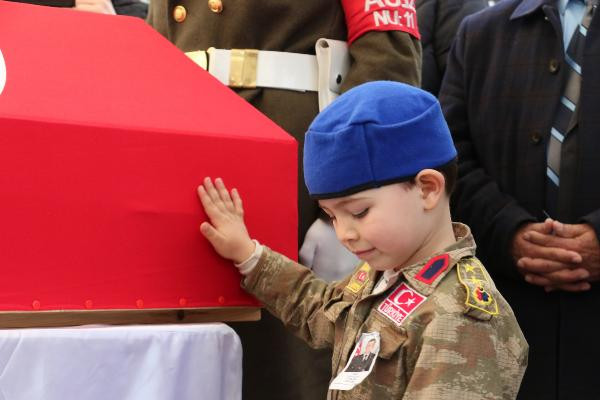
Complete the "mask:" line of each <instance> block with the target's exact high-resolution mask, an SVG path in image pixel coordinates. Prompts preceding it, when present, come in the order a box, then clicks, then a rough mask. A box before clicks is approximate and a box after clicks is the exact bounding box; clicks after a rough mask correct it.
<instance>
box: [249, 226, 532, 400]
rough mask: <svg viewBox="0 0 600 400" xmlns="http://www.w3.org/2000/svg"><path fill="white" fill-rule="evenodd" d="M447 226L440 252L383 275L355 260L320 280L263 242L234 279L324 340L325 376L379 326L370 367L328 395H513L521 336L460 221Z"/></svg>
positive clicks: (316, 340) (307, 335) (289, 322)
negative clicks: (249, 266) (338, 276)
mask: <svg viewBox="0 0 600 400" xmlns="http://www.w3.org/2000/svg"><path fill="white" fill-rule="evenodd" d="M453 228H454V234H455V236H456V239H457V242H456V243H454V244H453V245H451V246H450V247H448V248H447V249H445V250H444V252H443V253H442V254H438V255H435V256H434V257H431V258H430V259H428V260H424V261H422V262H419V263H417V264H414V265H411V266H408V267H406V268H404V269H402V270H401V271H400V272H399V273H398V274H397V275H395V276H393V275H392V276H388V277H387V279H385V278H384V279H382V277H381V275H382V273H381V272H377V271H375V270H373V269H371V268H370V267H369V266H368V265H367V264H362V265H360V266H359V267H358V268H357V270H356V271H355V273H354V274H353V275H351V276H350V277H348V278H347V279H345V280H343V281H341V282H336V283H332V284H326V283H325V282H323V281H321V280H318V279H316V278H315V277H314V276H313V275H312V273H311V272H310V271H309V270H308V269H306V268H304V267H302V266H300V265H298V264H296V263H295V262H293V261H291V260H289V259H287V258H285V257H284V256H282V255H280V254H278V253H275V252H273V251H271V250H269V249H268V248H266V247H263V252H262V255H261V257H260V259H259V261H258V263H257V264H256V267H255V268H254V269H253V270H252V271H251V272H250V273H249V274H248V275H247V276H246V278H245V280H244V282H243V285H244V287H245V289H246V290H248V291H249V292H250V293H253V294H254V295H255V296H256V297H257V298H259V299H260V300H261V301H262V302H264V303H265V304H266V306H267V308H268V309H269V310H270V311H271V312H272V313H273V314H274V315H277V316H278V317H279V318H280V319H281V320H282V321H283V322H284V324H285V325H286V326H287V327H288V328H289V329H291V330H293V331H294V332H295V333H296V334H297V335H299V336H300V337H302V338H303V339H304V340H305V341H306V342H307V343H308V344H309V345H310V346H312V347H315V348H322V347H333V359H332V365H331V366H332V372H333V375H334V376H335V375H337V374H339V373H340V372H341V371H342V370H343V369H344V367H345V365H346V364H347V362H348V359H349V358H350V356H351V355H352V350H353V348H354V346H355V344H356V342H357V340H358V339H359V338H360V336H361V334H363V333H368V332H379V334H380V338H381V339H380V350H379V354H378V357H377V360H376V362H375V364H374V366H373V370H372V372H371V373H370V375H369V376H368V377H367V378H366V380H365V381H363V382H362V383H360V384H359V385H358V386H356V387H354V388H353V389H351V390H348V391H335V390H334V391H330V392H329V396H328V398H330V399H339V400H342V399H353V400H367V399H373V400H375V399H377V400H385V399H406V400H416V399H420V400H435V399H453V400H456V399H469V400H470V399H490V400H492V399H514V398H516V395H517V391H518V389H519V385H520V382H521V379H522V377H523V374H524V372H525V368H526V365H527V352H528V345H527V342H526V341H525V338H524V337H523V334H522V333H521V331H520V329H519V325H518V324H517V321H516V319H515V316H514V314H513V312H512V310H511V308H510V306H509V305H508V303H507V302H506V301H505V300H504V298H503V297H502V296H501V295H500V293H499V292H498V291H497V290H496V288H495V286H494V283H493V282H492V281H491V279H490V277H489V275H488V273H487V271H486V270H485V268H484V267H483V266H482V265H481V264H480V262H479V261H478V260H477V259H476V258H475V257H474V253H475V242H474V241H473V238H472V236H471V233H470V230H469V228H468V227H467V226H466V225H462V224H454V225H453ZM383 275H384V277H385V275H386V274H385V273H384V274H383ZM402 300H404V301H402Z"/></svg>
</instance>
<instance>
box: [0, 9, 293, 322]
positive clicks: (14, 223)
mask: <svg viewBox="0 0 600 400" xmlns="http://www.w3.org/2000/svg"><path fill="white" fill-rule="evenodd" d="M0 52H1V55H0V271H1V274H0V326H3V327H16V326H52V325H72V324H81V323H98V322H100V323H115V324H121V323H162V322H197V321H207V320H240V319H242V320H243V319H255V318H257V315H259V314H257V310H258V308H257V307H258V306H259V303H258V302H257V301H256V300H255V299H254V298H252V297H250V296H249V295H247V294H246V293H245V292H244V291H243V290H242V289H241V288H240V285H239V283H240V276H239V274H238V272H237V270H236V269H235V268H234V267H233V266H232V265H231V263H230V262H227V261H225V260H223V259H221V258H220V257H219V256H218V255H216V253H215V252H214V251H213V250H212V248H211V247H210V244H209V243H208V242H207V241H206V240H205V239H204V238H203V237H202V236H201V234H200V232H199V229H198V227H199V225H200V223H201V222H202V221H204V220H205V219H206V215H205V214H204V212H203V210H202V207H201V205H200V203H199V201H198V199H197V196H196V187H197V186H198V185H199V184H200V182H201V181H202V179H203V177H205V176H212V177H218V176H220V177H222V178H223V179H224V180H225V182H226V184H228V185H229V186H230V187H237V188H238V190H239V192H240V194H241V195H242V197H243V200H244V208H245V211H246V222H247V224H248V228H249V231H250V233H251V235H252V236H253V237H254V238H256V239H258V240H259V241H261V242H263V243H266V244H268V245H269V246H270V247H272V248H274V249H277V250H278V251H280V252H282V253H283V254H286V255H287V256H289V257H295V255H296V252H297V201H296V190H297V189H296V188H297V186H296V185H297V170H296V169H297V144H296V142H295V141H294V140H293V139H292V138H291V136H289V135H288V134H287V133H285V132H284V131H283V130H282V129H281V128H279V127H278V126H277V125H275V124H274V123H273V122H271V121H270V120H269V119H267V118H266V117H265V116H263V115H262V114H261V113H259V112H258V111H256V110H255V109H254V108H253V107H252V106H250V105H249V104H248V103H246V102H245V101H244V100H243V99H241V98H240V97H238V96H237V95H236V94H235V93H234V92H233V91H231V90H230V89H229V88H227V87H225V86H223V85H222V84H220V83H219V82H218V81H217V80H215V79H213V78H212V77H211V76H210V75H208V74H207V73H206V72H204V71H203V70H202V69H200V68H199V67H197V66H196V64H194V63H193V62H192V61H191V60H189V59H188V58H187V57H186V56H185V55H184V54H183V53H181V52H180V51H179V50H178V49H177V48H175V47H174V46H173V45H172V44H170V43H169V42H168V41H167V40H165V39H164V38H163V37H162V36H160V35H159V34H158V33H157V32H155V31H154V30H153V29H152V28H151V27H149V26H147V25H146V24H145V23H144V22H143V21H141V20H139V19H137V18H132V17H121V16H105V15H98V14H92V13H86V12H79V11H74V10H70V9H58V8H49V7H40V6H33V5H27V4H19V3H11V2H3V1H0Z"/></svg>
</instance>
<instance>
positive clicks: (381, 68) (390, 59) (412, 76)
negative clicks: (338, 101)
mask: <svg viewBox="0 0 600 400" xmlns="http://www.w3.org/2000/svg"><path fill="white" fill-rule="evenodd" d="M349 51H350V56H351V58H352V64H351V66H350V71H349V72H348V75H347V76H346V78H345V79H344V83H343V84H342V92H345V91H346V90H349V89H351V88H353V87H354V86H357V85H360V84H361V83H365V82H369V81H376V80H390V81H399V82H404V83H408V84H410V85H413V86H417V87H420V85H421V42H420V41H419V40H417V39H415V38H414V37H412V36H411V35H409V34H408V33H405V32H399V31H391V32H378V31H372V32H367V33H365V34H364V35H362V36H360V37H359V38H358V39H356V40H355V41H354V42H352V44H351V45H350V48H349Z"/></svg>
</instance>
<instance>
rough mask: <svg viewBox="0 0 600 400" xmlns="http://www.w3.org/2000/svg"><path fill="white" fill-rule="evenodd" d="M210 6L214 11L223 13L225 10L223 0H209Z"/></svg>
mask: <svg viewBox="0 0 600 400" xmlns="http://www.w3.org/2000/svg"><path fill="white" fill-rule="evenodd" d="M208 8H210V11H212V12H214V13H217V14H219V13H221V12H222V11H223V2H222V1H221V0H208Z"/></svg>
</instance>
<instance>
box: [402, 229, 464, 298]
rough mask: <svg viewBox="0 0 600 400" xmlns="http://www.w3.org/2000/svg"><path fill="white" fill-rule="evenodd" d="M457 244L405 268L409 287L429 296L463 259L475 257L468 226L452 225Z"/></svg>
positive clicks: (403, 272) (403, 271)
mask: <svg viewBox="0 0 600 400" xmlns="http://www.w3.org/2000/svg"><path fill="white" fill-rule="evenodd" d="M452 228H453V230H454V236H455V237H456V242H455V243H453V244H452V245H450V246H448V247H447V248H445V249H444V250H443V251H442V252H441V253H438V254H434V255H433V256H432V257H430V258H429V259H426V260H422V261H420V262H418V263H416V264H413V265H410V266H408V267H405V268H403V269H402V271H400V272H401V273H402V274H403V275H404V278H405V279H406V281H407V282H408V283H409V285H410V286H411V287H412V288H414V289H415V290H417V291H418V292H419V293H421V294H423V295H424V296H429V295H430V294H431V293H432V292H433V291H434V289H435V288H436V286H437V285H438V284H439V282H440V281H441V280H442V279H443V278H444V276H446V274H447V273H448V271H450V270H451V269H452V267H453V266H454V265H455V264H456V263H457V262H458V261H459V260H460V259H462V258H464V257H469V256H473V255H475V241H474V240H473V235H471V230H470V229H469V227H468V226H467V225H464V224H461V223H458V222H454V223H452Z"/></svg>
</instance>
